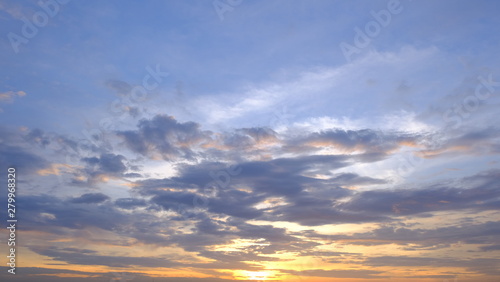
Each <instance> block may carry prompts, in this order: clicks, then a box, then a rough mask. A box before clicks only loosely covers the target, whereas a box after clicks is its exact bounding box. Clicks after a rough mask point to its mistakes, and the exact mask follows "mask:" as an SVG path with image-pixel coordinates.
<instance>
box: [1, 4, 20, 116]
mask: <svg viewBox="0 0 500 282" xmlns="http://www.w3.org/2000/svg"><path fill="white" fill-rule="evenodd" d="M0 9H1V7H0ZM23 96H26V92H24V91H7V92H0V103H12V102H14V98H17V97H23ZM1 111H3V110H2V109H1V108H0V112H1Z"/></svg>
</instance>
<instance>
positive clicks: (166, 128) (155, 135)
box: [116, 115, 209, 160]
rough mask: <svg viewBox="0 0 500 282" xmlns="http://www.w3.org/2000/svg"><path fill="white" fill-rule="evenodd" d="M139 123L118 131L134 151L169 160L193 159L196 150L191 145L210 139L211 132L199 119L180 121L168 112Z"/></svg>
mask: <svg viewBox="0 0 500 282" xmlns="http://www.w3.org/2000/svg"><path fill="white" fill-rule="evenodd" d="M137 127H138V129H137V130H127V131H118V132H116V134H117V135H118V136H119V137H121V138H123V140H124V141H125V145H126V146H127V147H128V148H129V149H130V150H132V151H133V152H135V153H138V154H141V155H144V156H149V157H152V158H163V159H165V160H172V159H176V158H179V157H183V158H188V159H192V158H193V157H194V156H195V155H196V154H195V152H194V151H193V150H191V148H193V147H195V146H196V145H198V144H200V143H202V142H204V141H207V138H208V134H209V132H204V131H201V130H200V125H199V124H197V123H194V122H185V123H180V122H178V121H177V120H175V118H174V117H172V116H167V115H157V116H155V117H154V118H152V119H151V120H147V119H143V120H141V121H140V122H139V124H138V125H137Z"/></svg>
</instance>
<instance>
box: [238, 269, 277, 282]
mask: <svg viewBox="0 0 500 282" xmlns="http://www.w3.org/2000/svg"><path fill="white" fill-rule="evenodd" d="M242 274H243V275H244V276H246V277H245V278H246V279H247V280H267V278H268V277H269V276H270V275H271V273H270V272H267V271H243V272H242Z"/></svg>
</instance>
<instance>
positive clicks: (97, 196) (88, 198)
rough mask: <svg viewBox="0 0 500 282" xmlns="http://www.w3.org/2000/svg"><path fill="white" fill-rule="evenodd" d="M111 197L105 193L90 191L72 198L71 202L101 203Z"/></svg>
mask: <svg viewBox="0 0 500 282" xmlns="http://www.w3.org/2000/svg"><path fill="white" fill-rule="evenodd" d="M109 199H110V198H109V197H108V196H107V195H104V194H102V193H88V194H83V195H81V196H80V197H77V198H73V199H71V202H72V203H75V204H100V203H102V202H105V201H107V200H109Z"/></svg>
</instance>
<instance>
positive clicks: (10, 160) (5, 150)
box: [0, 143, 49, 174]
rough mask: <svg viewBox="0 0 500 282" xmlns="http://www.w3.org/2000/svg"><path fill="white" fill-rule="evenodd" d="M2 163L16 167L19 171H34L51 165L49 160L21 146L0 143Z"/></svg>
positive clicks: (0, 160) (0, 159)
mask: <svg viewBox="0 0 500 282" xmlns="http://www.w3.org/2000/svg"><path fill="white" fill-rule="evenodd" d="M0 163H2V165H3V166H9V167H14V168H16V169H17V170H18V171H19V172H21V171H22V172H23V173H27V174H29V173H34V172H36V171H38V170H40V169H45V168H47V167H48V166H49V163H48V161H46V160H45V159H43V158H42V157H40V156H38V155H36V154H33V153H31V152H29V151H28V150H26V149H24V148H22V147H19V146H10V145H6V144H3V143H0Z"/></svg>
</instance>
